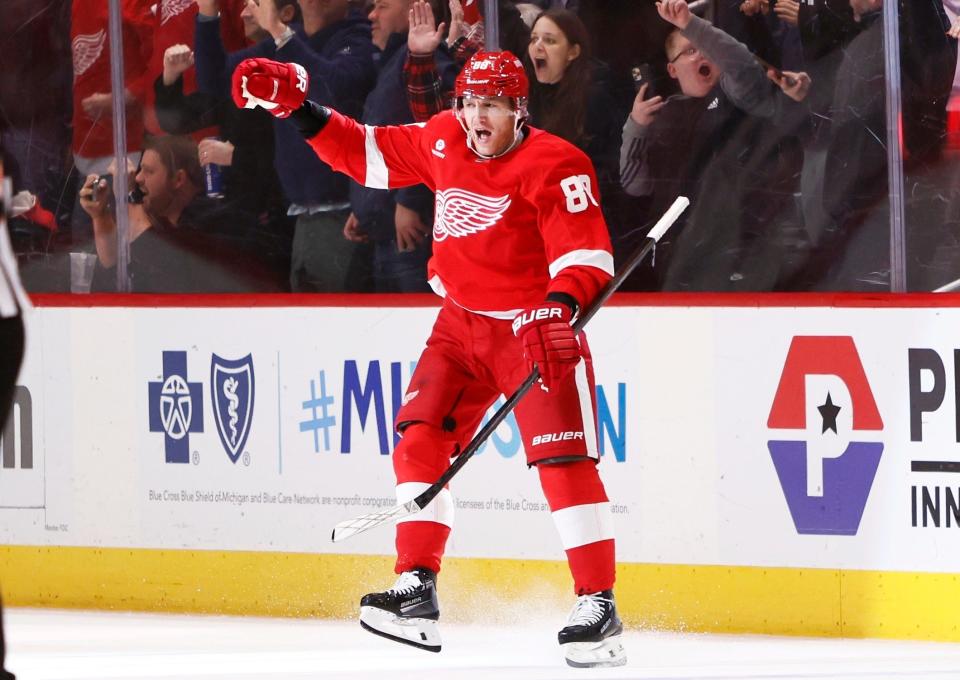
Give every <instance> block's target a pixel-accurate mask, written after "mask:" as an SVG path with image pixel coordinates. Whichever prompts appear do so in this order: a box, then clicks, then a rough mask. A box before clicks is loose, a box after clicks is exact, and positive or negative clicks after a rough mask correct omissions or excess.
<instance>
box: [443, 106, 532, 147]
mask: <svg viewBox="0 0 960 680" xmlns="http://www.w3.org/2000/svg"><path fill="white" fill-rule="evenodd" d="M526 113H527V112H526V107H523V108H521V109H518V110H516V111H514V112H513V141H512V142H510V145H509V146H507V148H506V149H504V150H503V151H501V152H500V153H495V154H485V153H482V152H481V151H480V150H479V149H477V145H476V139H475V138H474V133H473V131H472V130H471V129H470V128H469V127H468V126H467V121H466V120H465V119H464V116H463V111H462V110H461V109H460V108H459V107H458V108H457V109H456V116H457V121H458V122H459V123H460V127H462V128H463V131H464V132H465V133H466V135H467V148H468V149H470V150H471V151H472V152H473V153H475V154H477V155H478V156H479V157H480V158H482V159H483V160H491V159H493V158H500V157H501V156H505V155H506V154H508V153H510V152H511V151H513V150H514V149H516V148H517V147H518V146H519V145H520V142H522V141H523V124H524V123H525V122H526V120H527V116H526Z"/></svg>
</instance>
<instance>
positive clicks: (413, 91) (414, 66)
mask: <svg viewBox="0 0 960 680" xmlns="http://www.w3.org/2000/svg"><path fill="white" fill-rule="evenodd" d="M498 12H499V16H498V19H499V22H500V33H501V36H502V39H501V41H500V42H501V44H502V45H503V48H504V49H505V50H507V51H508V52H511V53H512V54H523V51H524V50H525V49H527V43H528V42H529V41H530V29H529V28H527V25H526V24H525V23H524V22H523V19H522V18H521V16H520V13H519V12H518V11H517V9H516V7H515V6H514V5H513V4H512V3H510V2H508V0H499V2H498ZM434 15H435V13H434V11H433V9H432V5H431V3H429V2H415V3H414V4H413V6H412V8H411V13H410V31H409V34H408V38H407V51H408V55H407V62H406V64H404V67H403V70H404V75H405V77H406V80H407V97H408V99H409V102H410V110H411V112H412V113H413V118H414V120H415V121H416V122H418V123H422V122H426V121H428V120H430V118H431V117H432V116H434V115H436V114H438V113H440V112H441V111H443V110H444V109H448V108H450V104H451V102H452V99H453V93H452V92H451V91H450V90H444V89H443V81H442V78H441V76H440V73H439V71H437V67H436V63H435V61H434V52H435V51H436V50H437V49H438V48H439V47H440V45H441V43H442V40H443V30H444V25H443V24H440V26H437V25H436V23H435V21H434ZM483 42H484V29H483V20H482V19H480V20H478V21H476V22H475V23H473V24H468V23H467V22H466V20H465V16H464V7H463V6H462V5H461V4H460V1H459V0H450V31H449V33H448V34H447V37H446V48H447V50H448V51H449V52H450V53H451V54H452V55H453V58H454V61H456V63H457V66H458V68H462V67H463V64H465V63H466V62H467V60H468V59H469V58H470V57H472V56H473V55H474V54H475V53H476V52H477V51H479V50H481V49H483Z"/></svg>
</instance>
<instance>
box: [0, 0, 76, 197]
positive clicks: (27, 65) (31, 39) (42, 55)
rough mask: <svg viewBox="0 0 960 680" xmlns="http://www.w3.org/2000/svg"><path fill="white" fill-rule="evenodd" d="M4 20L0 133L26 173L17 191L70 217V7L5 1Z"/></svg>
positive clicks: (43, 1) (0, 39) (0, 49)
mask: <svg viewBox="0 0 960 680" xmlns="http://www.w3.org/2000/svg"><path fill="white" fill-rule="evenodd" d="M3 20H4V22H5V26H7V27H9V28H8V30H5V31H3V35H2V37H0V64H3V67H2V68H0V134H2V135H3V146H4V149H5V150H6V151H7V152H8V153H9V154H10V155H11V156H12V157H13V158H15V159H16V162H17V165H18V167H19V170H20V173H21V177H20V183H19V185H18V187H17V188H18V189H22V190H26V191H30V192H31V193H33V194H36V195H37V196H38V197H39V199H40V201H41V203H43V205H45V206H47V207H49V208H50V209H52V210H53V211H54V212H55V213H56V214H57V215H60V214H61V213H67V214H69V211H70V209H71V208H72V207H73V196H72V195H71V196H70V197H69V204H67V205H63V206H61V205H60V201H61V199H63V185H64V183H65V182H66V179H67V173H68V172H69V169H70V166H69V164H67V163H66V161H67V159H68V158H69V149H70V141H71V140H70V96H71V93H70V89H71V84H72V80H73V70H72V68H71V64H70V4H69V3H67V2H56V3H51V2H48V1H47V0H6V1H5V2H4V3H3ZM7 172H8V174H9V172H10V170H9V168H8V170H7Z"/></svg>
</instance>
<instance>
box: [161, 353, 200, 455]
mask: <svg viewBox="0 0 960 680" xmlns="http://www.w3.org/2000/svg"><path fill="white" fill-rule="evenodd" d="M147 387H148V393H149V400H150V401H149V407H148V408H149V411H150V431H151V432H163V442H164V449H165V451H166V461H167V462H168V463H189V462H190V434H191V433H193V432H203V385H202V384H201V383H195V382H188V381H187V353H186V352H164V353H163V375H162V380H159V381H156V382H150V383H148V386H147Z"/></svg>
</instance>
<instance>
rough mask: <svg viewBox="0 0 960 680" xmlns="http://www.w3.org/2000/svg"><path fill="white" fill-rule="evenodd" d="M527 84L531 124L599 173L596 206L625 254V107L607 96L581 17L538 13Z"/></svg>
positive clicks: (606, 79) (604, 71) (605, 73)
mask: <svg viewBox="0 0 960 680" xmlns="http://www.w3.org/2000/svg"><path fill="white" fill-rule="evenodd" d="M524 62H525V65H526V67H527V72H528V73H531V74H532V75H533V76H534V77H533V78H531V82H530V103H529V105H528V109H529V111H530V123H531V124H532V125H534V126H536V127H539V128H541V129H544V130H546V131H547V132H551V133H553V134H555V135H557V136H558V137H561V138H563V139H565V140H567V141H568V142H571V143H572V144H574V145H576V146H577V147H579V148H580V149H581V150H582V151H584V152H585V153H586V154H587V156H589V157H590V160H591V161H592V162H593V167H594V170H595V171H596V174H597V182H598V183H599V187H598V191H599V193H600V196H599V198H600V204H601V205H602V206H603V207H604V217H605V218H606V222H607V225H608V227H609V228H610V230H611V232H612V237H611V238H612V240H613V242H614V253H615V255H616V256H623V255H627V254H628V251H630V250H632V248H629V247H628V246H629V244H628V243H626V242H624V241H623V239H622V238H621V237H622V234H623V233H624V231H625V228H624V225H625V222H626V216H625V212H626V211H625V209H624V206H625V203H624V201H623V200H622V193H623V192H622V190H621V188H620V172H619V170H620V168H619V155H620V140H621V129H622V127H623V121H624V119H625V118H626V117H627V107H626V106H625V105H622V104H621V102H618V101H617V100H616V99H614V97H613V95H612V94H611V90H612V87H611V80H610V72H609V69H608V68H607V67H606V65H605V64H602V63H600V62H598V61H596V60H594V59H593V58H592V57H591V51H590V38H589V36H588V34H587V28H586V26H585V25H584V23H583V22H582V21H581V20H580V18H579V17H578V16H577V15H576V14H574V13H573V12H571V11H569V10H565V9H550V10H547V11H545V12H543V13H541V14H540V15H539V16H538V17H537V20H536V21H535V22H534V24H533V29H532V30H531V32H530V43H529V46H528V48H527V50H525V57H524Z"/></svg>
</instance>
